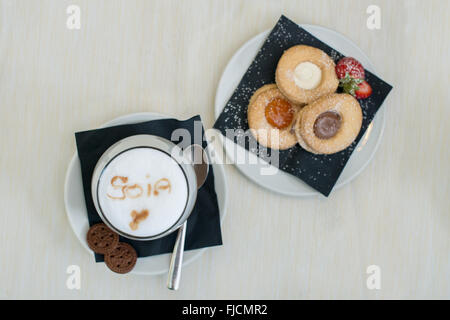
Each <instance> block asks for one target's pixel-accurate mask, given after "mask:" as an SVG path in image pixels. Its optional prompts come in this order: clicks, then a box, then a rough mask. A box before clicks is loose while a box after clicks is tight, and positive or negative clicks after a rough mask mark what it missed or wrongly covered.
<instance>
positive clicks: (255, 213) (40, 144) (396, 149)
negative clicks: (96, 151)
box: [0, 0, 450, 299]
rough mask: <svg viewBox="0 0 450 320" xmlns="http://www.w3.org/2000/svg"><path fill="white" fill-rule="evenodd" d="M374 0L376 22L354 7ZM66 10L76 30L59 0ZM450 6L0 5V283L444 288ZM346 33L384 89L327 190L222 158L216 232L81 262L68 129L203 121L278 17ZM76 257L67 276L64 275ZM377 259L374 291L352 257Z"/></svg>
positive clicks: (88, 290)
mask: <svg viewBox="0 0 450 320" xmlns="http://www.w3.org/2000/svg"><path fill="white" fill-rule="evenodd" d="M372 3H374V4H377V5H379V6H380V8H381V10H382V27H381V30H374V31H371V30H368V29H367V28H366V19H367V14H366V8H367V6H368V5H369V4H372ZM69 4H77V5H79V6H80V8H81V30H78V31H70V30H68V29H67V28H66V18H67V15H66V8H67V6H68V5H69ZM449 10H450V2H449V1H446V0H442V1H437V0H436V1H414V0H407V1H406V0H405V1H332V0H329V1H299V0H294V1H261V0H258V1H256V0H255V1H252V0H245V1H235V0H233V1H229V0H227V1H225V0H220V1H219V0H217V1H207V0H205V1H198V0H194V1H192V0H190V1H162V0H161V1H150V0H149V1H130V0H127V1H117V0H108V1H107V0H104V1H100V0H96V1H88V0H77V1H66V0H54V1H26V0H21V1H16V0H3V1H1V2H0V14H1V15H0V17H1V19H0V27H1V32H0V169H1V177H0V200H1V208H2V209H1V215H0V244H1V245H0V297H2V298H67V299H99V298H112V299H119V298H121V299H128V298H130V299H131V298H136V299H164V298H170V299H190V298H199V299H202V298H213V299H216V298H257V299H259V298H274V299H278V298H294V299H312V298H327V299H330V298H362V299H365V298H368V299H390V298H447V299H448V298H450V236H449V234H450V233H449V232H450V210H449V208H450V200H449V194H450V184H449V181H450V166H449V159H450V151H449V150H450V148H449V145H450V140H449V137H450V129H449V126H448V119H449V118H450V108H449V106H450V99H449V93H448V88H447V87H448V85H449V75H450V69H449V63H448V53H449V51H450V46H449V45H450V42H449V38H448V35H447V33H448V31H449V30H450V22H449V19H448V12H449ZM282 13H283V14H286V15H287V16H288V17H290V18H291V19H293V20H295V21H297V22H299V23H309V24H318V25H323V26H325V27H327V28H330V29H334V30H336V31H338V32H340V33H343V34H344V35H346V36H347V37H349V38H350V39H352V40H353V41H355V42H356V43H357V44H358V46H360V47H361V49H362V50H363V51H364V52H366V53H367V55H368V56H369V57H370V59H371V60H372V62H373V63H374V65H375V66H376V68H377V70H378V72H379V74H380V75H381V76H382V77H383V78H384V79H385V80H386V81H388V82H389V83H391V84H393V85H394V90H393V91H392V93H391V95H390V96H389V97H388V99H387V101H386V105H385V107H386V109H387V113H386V115H387V120H386V129H385V133H384V137H383V141H382V144H381V146H380V148H379V150H378V152H377V154H376V156H375V157H374V159H373V161H372V162H371V164H370V165H369V166H368V167H367V169H366V170H365V171H364V172H363V173H362V174H361V175H360V176H359V177H358V178H357V179H356V180H354V181H353V182H352V183H351V184H349V185H347V186H346V187H344V188H342V189H339V190H336V191H335V192H333V194H332V195H331V196H330V197H329V198H328V199H325V198H311V199H294V198H286V197H282V196H279V195H276V194H272V193H269V192H268V191H266V190H264V189H262V188H260V187H258V186H256V185H255V184H253V183H252V182H250V181H248V180H247V179H246V178H245V177H243V176H242V175H241V174H239V172H238V171H237V170H236V169H235V168H234V167H233V166H231V165H227V166H226V168H225V169H226V173H227V177H228V179H229V180H228V183H229V203H228V210H229V212H228V216H227V219H226V221H225V223H224V226H223V238H224V245H223V246H222V247H219V248H214V249H212V250H208V251H207V253H206V254H205V255H204V256H203V257H202V258H201V259H200V260H198V261H196V262H195V263H193V264H191V265H190V266H188V267H187V268H185V270H184V271H183V279H182V285H181V289H180V291H178V292H171V291H169V290H167V289H166V288H165V277H163V276H160V277H140V276H119V275H115V274H113V273H111V272H108V271H107V270H106V268H105V266H104V265H102V264H95V263H94V262H93V258H92V256H91V255H90V254H89V253H88V252H87V251H86V250H85V249H83V248H82V247H81V245H80V244H79V242H78V241H77V239H76V237H75V236H74V234H73V233H72V230H71V228H70V225H69V222H68V220H67V217H66V214H65V209H64V202H63V184H64V176H65V172H66V169H67V166H68V162H69V160H70V158H71V157H72V155H73V152H74V150H75V143H74V136H73V133H74V132H75V131H79V130H84V129H91V128H95V127H97V126H99V125H100V124H102V123H104V122H106V121H108V120H110V119H112V118H114V117H117V116H120V115H124V114H128V113H133V112H142V111H157V112H163V113H167V114H172V115H174V116H177V117H179V118H187V117H190V116H191V115H194V114H200V115H201V116H202V118H203V120H204V122H205V124H206V126H207V127H211V126H212V125H213V123H214V112H213V104H214V96H215V90H216V87H217V84H218V81H219V78H220V76H221V73H222V71H223V69H224V68H225V65H226V63H227V61H228V60H229V59H230V58H231V56H232V55H233V53H234V52H235V51H236V50H237V49H238V48H239V47H240V46H241V45H242V44H243V43H245V41H247V40H248V39H249V38H250V37H252V36H254V35H256V34H258V33H259V32H261V31H263V30H266V29H268V28H271V27H272V26H273V25H274V24H275V23H276V21H277V19H278V18H279V16H280V15H281V14H282ZM72 264H75V265H79V266H80V268H81V271H82V278H81V279H82V283H81V290H79V291H78V290H68V289H67V288H66V284H65V282H66V278H67V274H66V268H67V266H68V265H72ZM372 264H375V265H379V266H380V267H381V271H382V288H381V290H374V291H371V290H368V289H367V287H366V278H367V274H366V268H367V266H368V265H372Z"/></svg>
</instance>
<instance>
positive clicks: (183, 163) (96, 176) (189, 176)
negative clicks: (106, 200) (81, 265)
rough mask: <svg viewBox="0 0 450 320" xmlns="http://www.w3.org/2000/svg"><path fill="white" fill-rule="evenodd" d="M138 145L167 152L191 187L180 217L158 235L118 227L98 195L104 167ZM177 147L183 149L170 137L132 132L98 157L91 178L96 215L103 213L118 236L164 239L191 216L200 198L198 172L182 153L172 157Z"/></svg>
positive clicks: (134, 238)
mask: <svg viewBox="0 0 450 320" xmlns="http://www.w3.org/2000/svg"><path fill="white" fill-rule="evenodd" d="M137 148H151V149H155V150H158V151H160V152H163V153H165V154H166V155H167V156H168V157H170V158H171V159H173V160H174V161H175V162H176V163H177V164H178V165H179V167H180V169H181V171H182V172H183V175H184V177H185V179H186V184H187V189H188V195H187V198H186V203H185V207H184V209H183V212H182V213H181V214H180V216H179V217H178V219H177V221H176V222H175V223H174V224H173V225H172V226H170V227H169V228H167V229H166V230H165V231H162V232H160V233H158V234H155V235H150V236H136V235H132V234H129V233H127V232H125V231H123V230H121V229H119V228H117V227H116V226H114V225H113V224H112V223H111V222H110V221H109V220H108V218H107V217H106V215H105V214H104V212H103V211H102V208H101V206H100V202H99V195H98V188H99V184H100V179H101V177H102V174H103V173H104V170H105V169H106V168H107V166H108V165H109V164H110V163H111V161H113V160H114V159H115V158H116V157H118V156H119V155H120V154H123V153H124V152H127V151H130V150H132V149H137ZM174 148H179V149H180V151H181V148H180V147H179V146H177V145H175V144H174V143H173V142H172V141H170V140H167V139H165V138H162V137H159V136H155V135H147V134H140V135H133V136H129V137H127V138H124V139H121V140H119V141H117V142H116V143H114V144H113V145H112V146H110V147H109V148H108V149H107V150H106V151H105V152H104V153H103V154H102V155H101V157H100V158H99V160H98V161H97V164H96V166H95V168H94V171H93V174H92V179H91V196H92V199H93V202H94V207H95V209H96V211H97V214H98V215H99V216H100V218H101V219H102V221H103V222H104V223H105V224H106V225H107V226H108V227H109V228H110V229H112V230H113V231H114V232H116V233H118V234H119V235H121V236H123V237H125V238H127V239H132V240H138V241H148V240H156V239H159V238H162V237H164V236H166V235H168V234H170V233H172V232H173V231H175V230H177V229H178V228H179V227H180V226H181V225H182V224H183V223H184V222H185V221H186V220H187V219H188V218H189V216H190V215H191V213H192V210H193V208H194V205H195V202H196V199H197V188H196V185H197V177H196V175H195V171H194V168H193V166H192V164H191V163H190V161H189V160H188V159H187V158H186V157H184V155H183V153H182V152H179V153H178V154H179V158H178V159H177V158H175V157H174V156H173V154H174V153H173V152H172V151H173V150H174Z"/></svg>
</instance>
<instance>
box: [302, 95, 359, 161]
mask: <svg viewBox="0 0 450 320" xmlns="http://www.w3.org/2000/svg"><path fill="white" fill-rule="evenodd" d="M361 125H362V111H361V107H360V105H359V103H358V100H356V99H355V98H353V97H352V96H351V95H349V94H346V93H343V94H337V93H335V94H331V95H328V96H326V97H322V98H320V99H318V100H316V101H314V102H313V103H311V104H309V105H307V106H305V107H304V108H303V109H302V110H301V111H300V112H299V113H298V114H297V118H296V121H295V125H294V131H295V134H296V136H297V139H298V142H299V144H300V146H302V147H303V148H304V149H305V150H307V151H309V152H312V153H315V154H332V153H336V152H339V151H342V150H344V149H345V148H347V147H348V146H349V145H350V144H351V143H352V142H353V141H354V140H355V139H356V137H357V136H358V134H359V131H360V130H361Z"/></svg>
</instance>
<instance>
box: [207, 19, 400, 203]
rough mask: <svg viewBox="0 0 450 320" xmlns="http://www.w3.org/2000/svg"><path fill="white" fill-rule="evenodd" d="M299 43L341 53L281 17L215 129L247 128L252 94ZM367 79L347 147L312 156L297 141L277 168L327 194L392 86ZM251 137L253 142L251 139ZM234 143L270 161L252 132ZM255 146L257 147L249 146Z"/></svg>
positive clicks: (368, 76) (369, 75)
mask: <svg viewBox="0 0 450 320" xmlns="http://www.w3.org/2000/svg"><path fill="white" fill-rule="evenodd" d="M298 44H305V45H309V46H312V47H316V48H319V49H321V50H323V51H325V52H326V53H327V54H328V55H329V56H330V57H331V58H332V59H333V60H334V61H335V62H337V61H338V60H340V59H341V58H342V57H343V55H342V54H341V53H339V52H338V51H336V50H334V49H333V48H331V47H330V46H328V45H327V44H325V43H323V42H322V41H320V40H319V39H317V38H316V37H314V36H313V35H312V34H310V33H309V32H307V31H306V30H304V29H303V28H301V27H300V26H299V25H297V24H296V23H294V22H293V21H291V20H289V19H288V18H286V17H285V16H281V18H280V20H279V21H278V23H277V24H276V25H275V27H274V28H273V29H272V31H271V33H270V35H269V36H268V38H267V39H266V41H265V42H264V45H263V46H262V47H261V49H260V50H259V52H258V54H257V55H256V57H255V59H254V60H253V62H252V64H251V65H250V67H249V68H248V70H247V72H246V73H245V75H244V76H243V78H242V80H241V82H240V83H239V85H238V87H237V88H236V90H235V91H234V93H233V95H232V96H231V98H230V100H229V101H228V103H227V104H226V106H225V108H224V109H223V111H222V113H221V114H220V116H219V118H218V119H217V121H216V123H215V124H214V128H216V129H218V130H220V131H221V132H222V134H223V135H225V136H226V130H230V129H243V130H244V131H247V130H248V129H249V127H248V122H247V106H248V103H249V100H250V97H251V96H252V95H253V93H254V92H255V91H256V90H257V89H259V88H260V87H262V86H263V85H265V84H269V83H275V69H276V67H277V64H278V60H279V59H280V58H281V56H282V54H283V52H284V51H285V50H287V49H289V48H290V47H292V46H294V45H298ZM366 80H367V82H369V84H370V85H371V86H372V89H373V94H372V96H371V97H369V98H368V99H365V100H360V101H359V103H360V104H361V108H362V111H363V124H362V128H361V132H360V133H359V135H358V137H357V138H356V140H355V141H354V142H353V143H352V145H350V146H349V147H348V148H347V149H345V150H343V151H341V152H339V153H336V154H333V155H327V156H325V155H314V154H312V153H309V152H307V151H305V150H304V149H302V148H301V147H300V146H299V145H298V144H297V145H296V146H295V147H293V148H291V149H288V150H282V151H280V153H279V163H278V165H277V164H274V165H277V166H278V168H279V169H281V170H283V171H285V172H288V173H290V174H292V175H294V176H296V177H298V178H300V179H301V180H303V181H304V182H306V183H307V184H308V185H310V186H311V187H313V188H314V189H316V190H317V191H319V192H320V193H322V194H323V195H325V196H328V195H329V194H330V192H331V190H332V189H333V187H334V185H335V184H336V181H337V180H338V178H339V175H340V174H341V172H342V170H343V169H344V167H345V164H346V163H347V161H348V160H349V158H350V156H351V154H352V152H353V149H354V147H355V146H356V144H357V143H358V141H359V140H360V139H361V137H362V136H363V135H364V133H365V132H366V129H367V127H368V126H369V125H370V123H371V122H372V120H373V118H374V116H375V114H376V112H377V111H378V109H379V108H380V107H381V105H382V103H383V101H384V99H385V98H386V97H387V95H388V94H389V92H390V91H391V89H392V86H390V85H389V84H387V83H386V82H384V81H383V80H381V79H380V78H378V77H377V76H375V75H374V74H372V73H371V72H369V71H367V70H366ZM251 140H252V141H251ZM234 142H235V143H238V144H240V145H242V146H243V147H245V148H246V149H247V150H250V151H252V152H254V153H255V154H257V155H258V156H259V157H261V158H263V159H264V160H270V156H268V155H270V153H271V150H270V149H269V150H268V149H267V148H264V147H263V146H261V145H259V144H257V142H256V141H255V139H254V138H253V136H252V135H251V134H246V135H245V136H244V135H241V136H236V137H234ZM254 145H257V146H258V147H257V148H251V147H250V146H254Z"/></svg>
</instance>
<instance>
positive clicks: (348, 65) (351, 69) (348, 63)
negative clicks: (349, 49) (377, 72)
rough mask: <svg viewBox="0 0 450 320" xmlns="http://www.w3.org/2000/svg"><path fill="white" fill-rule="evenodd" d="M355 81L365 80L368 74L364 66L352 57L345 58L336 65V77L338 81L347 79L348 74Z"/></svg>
mask: <svg viewBox="0 0 450 320" xmlns="http://www.w3.org/2000/svg"><path fill="white" fill-rule="evenodd" d="M347 73H348V74H349V76H350V77H352V78H354V79H364V78H365V76H366V74H365V72H364V67H363V65H362V64H361V63H360V62H359V61H358V60H356V59H355V58H352V57H345V58H342V59H341V60H339V62H338V63H337V64H336V75H337V77H338V79H343V78H345V75H346V74H347Z"/></svg>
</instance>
